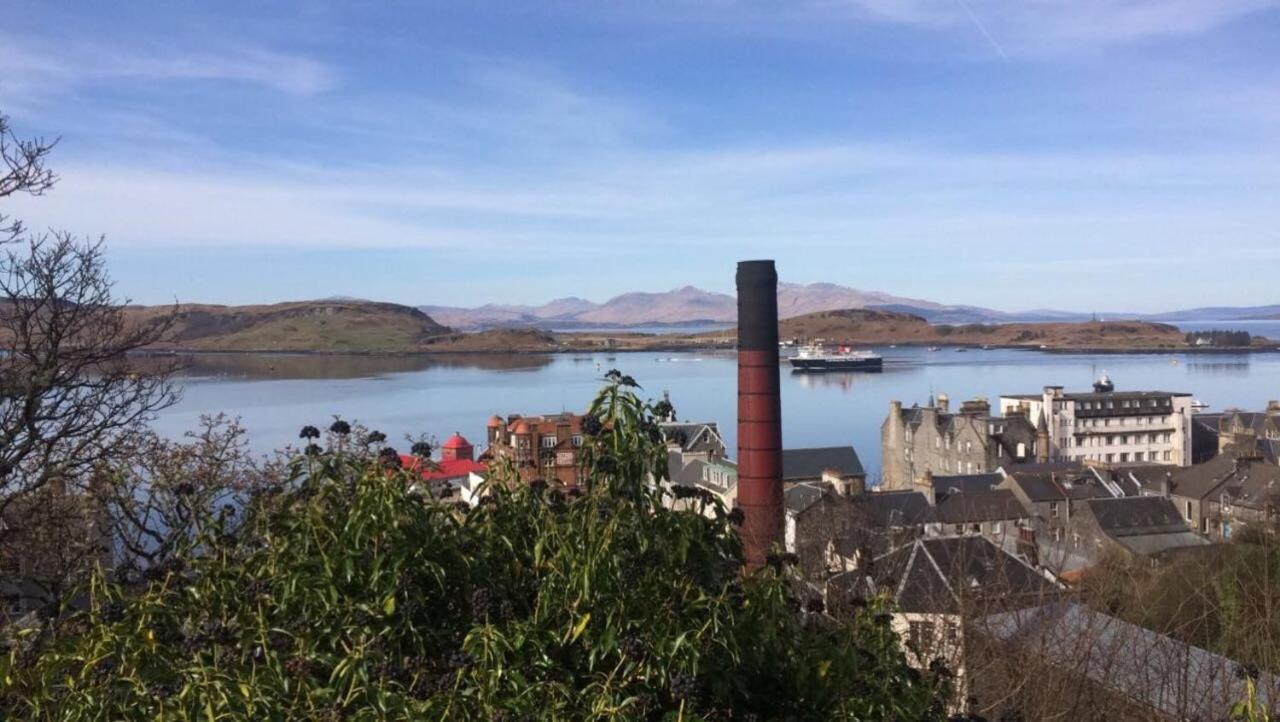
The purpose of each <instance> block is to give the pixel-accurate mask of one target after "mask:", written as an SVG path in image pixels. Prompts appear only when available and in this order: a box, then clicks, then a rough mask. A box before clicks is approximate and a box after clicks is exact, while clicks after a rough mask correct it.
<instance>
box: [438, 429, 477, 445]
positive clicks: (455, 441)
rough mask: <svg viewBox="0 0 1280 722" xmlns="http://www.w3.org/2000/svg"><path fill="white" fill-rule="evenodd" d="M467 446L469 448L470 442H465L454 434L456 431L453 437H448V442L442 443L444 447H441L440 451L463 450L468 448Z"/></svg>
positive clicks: (461, 436)
mask: <svg viewBox="0 0 1280 722" xmlns="http://www.w3.org/2000/svg"><path fill="white" fill-rule="evenodd" d="M468 446H471V442H470V441H467V439H466V437H464V436H463V435H462V434H459V433H458V432H456V431H455V432H453V436H450V437H449V440H448V441H446V442H444V446H442V447H440V448H442V449H464V448H466V447H468Z"/></svg>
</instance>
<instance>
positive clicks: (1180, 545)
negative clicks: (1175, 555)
mask: <svg viewBox="0 0 1280 722" xmlns="http://www.w3.org/2000/svg"><path fill="white" fill-rule="evenodd" d="M1084 505H1085V507H1086V508H1087V510H1088V513H1089V514H1092V515H1093V518H1094V519H1095V520H1096V521H1097V523H1098V527H1099V528H1100V529H1101V530H1102V533H1104V534H1106V535H1107V536H1108V537H1110V538H1111V539H1113V540H1114V541H1116V542H1117V543H1119V544H1120V545H1121V546H1123V547H1124V548H1126V549H1128V550H1129V551H1131V552H1133V553H1134V554H1138V555H1140V556H1151V555H1154V554H1163V553H1164V552H1167V551H1172V550H1174V549H1184V548H1187V547H1201V546H1209V540H1208V539H1205V538H1204V537H1202V536H1200V535H1199V534H1196V533H1195V532H1194V531H1192V530H1191V528H1190V527H1188V526H1187V523H1186V521H1184V520H1183V518H1182V516H1181V515H1179V514H1178V508H1177V507H1176V506H1175V505H1174V503H1173V502H1172V501H1170V500H1169V499H1166V498H1164V497H1162V496H1131V497H1124V498H1121V499H1090V500H1088V501H1086V502H1085V503H1084Z"/></svg>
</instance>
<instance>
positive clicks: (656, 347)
mask: <svg viewBox="0 0 1280 722" xmlns="http://www.w3.org/2000/svg"><path fill="white" fill-rule="evenodd" d="M856 345H858V346H862V347H886V346H889V345H894V346H907V347H911V348H925V347H929V346H938V347H939V348H940V349H941V350H940V351H939V353H942V352H945V351H946V350H948V349H949V350H951V351H952V352H953V353H954V352H955V349H960V348H963V349H967V350H969V351H982V350H984V349H983V347H982V345H977V344H937V343H931V342H919V341H904V342H894V343H872V344H856ZM987 345H988V346H989V350H993V351H994V350H1002V351H1005V350H1013V351H1039V352H1041V353H1048V354H1059V355H1072V354H1078V355H1148V356H1157V355H1159V356H1172V355H1178V354H1186V355H1213V354H1229V355H1252V354H1267V353H1280V346H1251V347H1224V348H1209V347H1187V348H1176V347H1140V346H1135V347H1106V346H1104V347H1089V346H1079V347H1073V346H1050V347H1047V348H1041V347H1040V346H1029V345H1021V344H987ZM736 349H737V345H736V344H728V343H655V344H653V345H645V346H628V347H616V348H606V347H601V346H563V347H559V348H547V349H536V348H505V349H502V348H488V349H465V348H459V349H435V350H416V349H415V350H405V351H357V350H343V351H331V350H321V349H208V348H201V349H191V348H171V349H170V348H158V349H145V350H139V351H136V352H134V354H133V355H136V356H141V357H153V358H160V357H171V356H204V355H209V356H212V355H239V356H262V355H275V356H335V357H340V356H350V357H361V358H364V357H368V358H413V357H424V356H425V357H432V356H438V357H448V356H563V355H567V354H633V353H657V352H668V353H690V352H701V351H722V352H729V351H735V350H736Z"/></svg>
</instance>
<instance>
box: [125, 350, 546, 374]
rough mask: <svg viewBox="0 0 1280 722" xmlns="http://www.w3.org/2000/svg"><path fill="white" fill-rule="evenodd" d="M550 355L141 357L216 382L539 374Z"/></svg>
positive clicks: (139, 362) (144, 361)
mask: <svg viewBox="0 0 1280 722" xmlns="http://www.w3.org/2000/svg"><path fill="white" fill-rule="evenodd" d="M551 361H552V357H551V356H548V355H546V354H437V355H434V356H429V355H415V356H350V355H337V354H296V353H295V354H290V353H279V354H256V353H255V354H247V353H199V354H176V355H160V356H141V357H139V358H138V359H137V360H136V363H137V365H139V366H141V367H143V368H146V367H147V366H149V365H150V366H159V365H162V364H175V363H176V364H177V366H178V367H179V369H180V375H181V376H186V377H191V378H213V379H228V380H231V379H243V380H262V379H277V380H287V379H367V378H377V377H379V376H386V375H388V374H403V373H416V372H419V371H429V370H433V369H475V370H479V371H537V370H539V369H542V368H544V367H546V366H548V365H550V364H551Z"/></svg>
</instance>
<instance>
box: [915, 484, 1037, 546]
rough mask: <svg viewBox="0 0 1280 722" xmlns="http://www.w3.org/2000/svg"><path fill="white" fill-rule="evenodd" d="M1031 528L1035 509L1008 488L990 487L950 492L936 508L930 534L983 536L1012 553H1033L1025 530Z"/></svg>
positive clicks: (930, 525) (928, 533) (928, 529)
mask: <svg viewBox="0 0 1280 722" xmlns="http://www.w3.org/2000/svg"><path fill="white" fill-rule="evenodd" d="M1030 528H1031V512H1030V511H1029V510H1028V509H1027V507H1025V506H1023V505H1022V502H1020V501H1018V497H1017V496H1015V495H1014V493H1013V492H1012V491H1010V490H1008V489H986V490H975V491H969V492H957V493H952V494H949V495H947V496H946V497H945V498H943V500H942V501H941V502H939V503H938V504H937V506H935V507H934V509H933V519H932V521H931V523H930V524H929V525H928V526H927V527H926V529H925V533H926V534H927V535H929V536H981V537H985V538H986V539H988V540H990V541H991V543H993V544H995V545H996V546H998V547H1000V548H1001V549H1003V550H1005V551H1007V552H1009V553H1011V554H1020V555H1023V556H1029V555H1028V554H1027V551H1028V550H1026V549H1023V548H1021V545H1024V544H1026V543H1027V542H1026V539H1025V538H1024V536H1023V531H1024V530H1027V529H1030Z"/></svg>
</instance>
